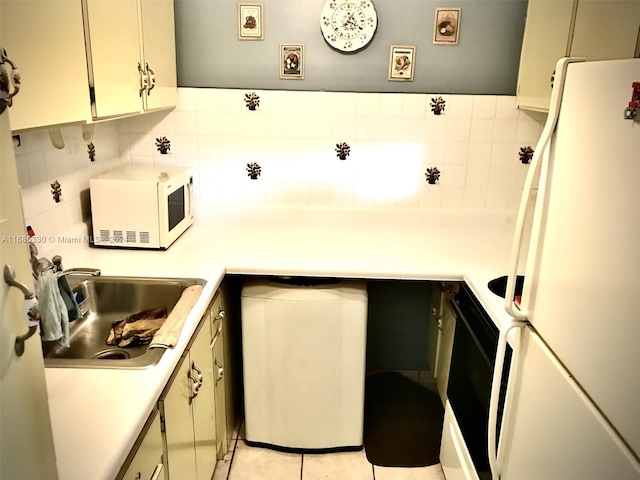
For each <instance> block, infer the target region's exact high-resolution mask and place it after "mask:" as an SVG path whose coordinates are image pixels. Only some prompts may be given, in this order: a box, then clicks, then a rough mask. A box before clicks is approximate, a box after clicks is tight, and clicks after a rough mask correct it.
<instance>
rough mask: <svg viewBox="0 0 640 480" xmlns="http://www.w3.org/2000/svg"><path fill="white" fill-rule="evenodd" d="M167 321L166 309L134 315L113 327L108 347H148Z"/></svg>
mask: <svg viewBox="0 0 640 480" xmlns="http://www.w3.org/2000/svg"><path fill="white" fill-rule="evenodd" d="M166 319H167V309H166V308H164V307H163V308H154V309H152V310H145V311H144V312H138V313H134V314H133V315H129V316H128V317H126V318H123V319H122V320H117V321H115V322H113V324H112V325H111V331H110V332H109V337H108V338H107V345H117V346H118V347H120V348H124V347H135V346H138V345H148V344H149V343H150V342H151V340H152V339H153V336H154V335H155V334H156V332H157V331H158V330H159V329H160V327H161V326H162V324H163V323H164V321H165V320H166Z"/></svg>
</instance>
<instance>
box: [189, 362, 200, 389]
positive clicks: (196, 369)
mask: <svg viewBox="0 0 640 480" xmlns="http://www.w3.org/2000/svg"><path fill="white" fill-rule="evenodd" d="M191 368H193V369H194V370H195V371H196V374H197V377H198V383H199V384H200V385H202V370H200V369H199V368H198V367H196V363H195V362H192V363H191Z"/></svg>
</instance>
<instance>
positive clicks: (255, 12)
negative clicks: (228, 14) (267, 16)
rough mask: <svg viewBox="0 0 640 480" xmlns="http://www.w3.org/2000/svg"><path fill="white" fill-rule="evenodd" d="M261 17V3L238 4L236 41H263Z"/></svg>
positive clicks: (262, 10) (262, 11) (262, 13)
mask: <svg viewBox="0 0 640 480" xmlns="http://www.w3.org/2000/svg"><path fill="white" fill-rule="evenodd" d="M263 17H264V7H263V5H262V4H261V3H238V39H239V40H264V22H263Z"/></svg>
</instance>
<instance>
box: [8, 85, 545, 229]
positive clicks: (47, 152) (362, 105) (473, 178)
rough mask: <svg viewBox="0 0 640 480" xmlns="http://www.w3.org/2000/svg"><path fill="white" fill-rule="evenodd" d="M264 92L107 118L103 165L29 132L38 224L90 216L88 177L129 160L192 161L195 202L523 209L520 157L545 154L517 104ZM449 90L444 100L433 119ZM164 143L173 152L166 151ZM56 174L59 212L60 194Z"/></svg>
mask: <svg viewBox="0 0 640 480" xmlns="http://www.w3.org/2000/svg"><path fill="white" fill-rule="evenodd" d="M255 92H256V93H257V94H258V95H259V96H260V106H259V107H258V109H257V110H256V111H253V112H252V111H249V110H248V109H247V108H246V106H245V102H244V94H245V93H249V91H248V90H247V91H244V90H236V89H212V88H180V89H179V91H178V105H177V107H176V108H175V109H174V110H172V111H162V112H154V113H150V114H145V115H139V116H134V117H129V118H125V119H120V120H114V121H110V122H104V123H99V124H96V133H95V137H94V144H95V145H96V152H97V155H96V162H94V163H90V162H89V161H88V159H87V152H86V143H85V142H84V141H83V140H82V129H81V127H80V126H70V127H63V128H62V133H63V136H64V138H65V142H66V147H65V149H63V150H56V149H55V148H53V146H52V145H51V143H50V141H49V138H48V134H47V132H46V131H38V132H33V133H26V134H23V135H22V136H21V139H22V146H21V147H19V148H17V149H16V160H17V162H18V172H19V177H20V182H21V185H22V187H23V196H24V199H25V202H24V204H25V207H24V208H25V215H26V218H27V221H28V222H32V223H38V224H39V225H42V227H41V229H47V230H50V229H58V230H59V229H61V228H65V225H66V226H68V225H67V224H69V223H74V222H78V221H80V220H85V221H86V220H87V219H86V218H85V219H82V215H86V210H87V209H86V206H85V207H83V205H82V198H81V197H82V192H83V191H85V192H86V190H87V188H88V179H89V178H90V177H91V176H93V175H96V174H98V173H101V172H102V171H104V170H107V169H110V168H112V167H113V166H114V165H115V164H118V163H122V162H125V163H132V164H150V165H151V164H155V165H188V166H191V167H192V168H193V169H194V172H195V177H196V189H195V196H196V199H197V200H199V201H200V202H201V203H206V204H212V205H214V206H215V205H219V206H225V207H232V206H234V205H239V206H254V207H262V208H265V207H266V208H269V207H278V208H279V207H306V206H309V207H313V208H331V209H361V208H384V209H389V208H392V209H393V208H395V209H434V208H435V209H438V208H465V209H467V208H468V209H483V208H487V209H509V210H514V209H516V208H517V206H518V198H519V192H520V191H521V189H522V185H523V183H524V178H525V176H526V172H527V170H528V166H526V165H522V164H521V163H520V162H519V160H518V151H519V149H520V148H521V147H522V146H525V145H531V146H532V147H535V143H536V141H537V139H538V136H539V135H540V132H541V130H542V126H543V123H544V120H545V115H544V114H539V113H535V112H524V111H520V110H518V109H517V108H516V105H515V97H511V96H496V95H445V94H437V93H432V94H409V93H403V94H400V93H398V94H395V93H345V92H340V93H337V92H336V93H332V92H304V91H295V92H291V91H262V90H256V91H255ZM438 96H441V97H443V99H444V100H445V101H446V102H447V103H446V108H445V111H444V112H443V113H442V114H441V115H437V116H436V115H434V114H433V113H432V111H431V105H430V102H431V99H432V98H434V97H438ZM161 136H165V137H167V138H168V139H169V140H170V141H171V149H170V151H169V153H168V154H167V155H162V154H160V153H159V152H158V151H157V148H156V146H155V139H156V138H158V137H161ZM339 142H347V143H348V144H349V145H350V146H351V154H350V156H349V157H348V158H347V160H344V161H341V160H339V159H338V158H337V157H336V154H335V146H336V143H339ZM251 162H257V163H259V164H260V165H261V167H262V175H261V177H260V178H259V179H258V180H250V179H249V177H248V176H247V173H246V166H247V164H248V163H251ZM427 167H438V169H439V170H440V171H441V172H442V173H441V177H440V183H439V184H436V185H429V184H427V183H426V181H425V171H426V168H427ZM55 179H58V181H60V183H61V184H62V188H63V198H62V202H61V203H60V204H55V203H53V200H52V199H51V195H50V192H49V190H50V186H49V184H50V183H51V182H52V181H53V180H55ZM50 218H55V220H50ZM61 223H62V224H63V225H61ZM36 226H37V225H36ZM36 226H34V229H35V228H36ZM36 231H37V230H36ZM56 233H57V232H56ZM38 234H40V233H39V232H38ZM43 234H44V233H43Z"/></svg>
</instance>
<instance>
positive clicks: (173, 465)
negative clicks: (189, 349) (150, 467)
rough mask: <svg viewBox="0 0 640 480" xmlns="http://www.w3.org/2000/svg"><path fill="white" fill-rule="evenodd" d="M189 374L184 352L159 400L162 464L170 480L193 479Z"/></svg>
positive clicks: (194, 472) (194, 466) (193, 447)
mask: <svg viewBox="0 0 640 480" xmlns="http://www.w3.org/2000/svg"><path fill="white" fill-rule="evenodd" d="M190 374H191V362H190V360H189V355H186V356H185V357H184V358H183V359H182V362H181V363H180V365H179V366H178V370H177V373H176V376H175V377H174V379H173V382H172V383H171V386H170V387H169V389H168V390H167V391H166V393H165V394H164V395H163V397H162V398H161V400H160V402H159V403H160V413H161V415H162V417H163V418H164V429H165V442H166V446H167V450H166V454H167V458H166V464H167V470H168V472H169V479H171V480H181V479H184V480H191V479H195V478H196V458H195V445H194V441H193V416H192V413H191V392H192V381H191V380H190V378H189V375H190Z"/></svg>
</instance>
